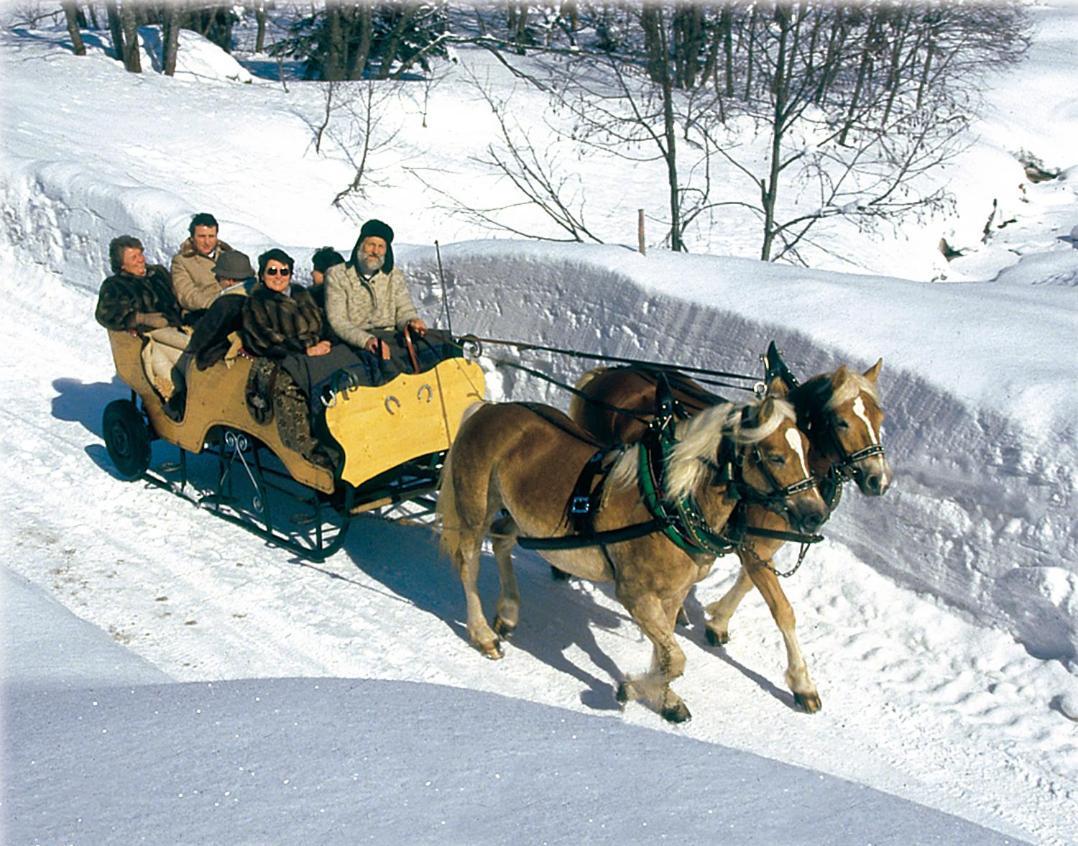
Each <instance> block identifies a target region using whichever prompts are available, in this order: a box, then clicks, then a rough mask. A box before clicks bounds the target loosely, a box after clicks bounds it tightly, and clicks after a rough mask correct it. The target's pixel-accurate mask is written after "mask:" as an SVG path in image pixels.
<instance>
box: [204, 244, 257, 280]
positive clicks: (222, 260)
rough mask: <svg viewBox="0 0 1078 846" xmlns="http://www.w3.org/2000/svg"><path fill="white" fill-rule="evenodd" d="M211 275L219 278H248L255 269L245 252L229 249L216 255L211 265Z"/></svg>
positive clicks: (252, 274)
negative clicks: (214, 262) (215, 260)
mask: <svg viewBox="0 0 1078 846" xmlns="http://www.w3.org/2000/svg"><path fill="white" fill-rule="evenodd" d="M213 275H214V276H217V277H220V278H221V279H250V278H251V277H252V276H254V275H255V269H254V268H253V267H251V260H250V259H249V258H247V253H241V252H240V251H239V250H229V251H228V252H225V253H221V255H220V256H218V257H217V263H216V264H215V265H214V266H213Z"/></svg>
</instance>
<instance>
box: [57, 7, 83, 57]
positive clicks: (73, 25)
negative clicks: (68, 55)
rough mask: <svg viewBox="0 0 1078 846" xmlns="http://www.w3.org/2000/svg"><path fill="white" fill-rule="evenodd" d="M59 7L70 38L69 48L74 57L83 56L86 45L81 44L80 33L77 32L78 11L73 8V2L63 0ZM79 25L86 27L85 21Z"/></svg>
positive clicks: (78, 24)
mask: <svg viewBox="0 0 1078 846" xmlns="http://www.w3.org/2000/svg"><path fill="white" fill-rule="evenodd" d="M60 6H61V7H62V8H63V10H64V19H65V20H66V21H67V34H68V35H69V36H71V48H72V49H73V50H74V51H75V55H76V56H85V55H86V45H85V44H83V43H82V33H81V32H80V30H79V27H80V22H79V11H78V8H77V7H76V6H75V0H63V2H62V3H60ZM81 25H82V26H85V25H86V22H85V20H83V21H82V24H81Z"/></svg>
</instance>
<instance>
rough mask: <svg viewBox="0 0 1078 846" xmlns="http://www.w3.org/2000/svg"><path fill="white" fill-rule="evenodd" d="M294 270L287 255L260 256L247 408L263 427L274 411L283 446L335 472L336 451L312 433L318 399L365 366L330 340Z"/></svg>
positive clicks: (245, 333) (249, 337)
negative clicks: (338, 376) (341, 375)
mask: <svg viewBox="0 0 1078 846" xmlns="http://www.w3.org/2000/svg"><path fill="white" fill-rule="evenodd" d="M293 268H294V261H293V259H292V257H291V256H290V255H288V253H286V252H285V251H284V250H279V249H272V250H268V251H267V252H265V253H263V254H262V255H261V256H259V257H258V284H257V285H255V287H254V288H253V289H252V291H251V294H250V296H249V297H248V298H247V300H246V301H245V302H244V305H243V324H242V329H241V330H240V336H241V338H242V340H243V347H244V350H245V351H246V352H247V353H248V354H250V355H252V356H255V357H256V359H258V360H256V362H255V364H254V365H253V366H252V369H251V378H250V380H249V383H248V391H247V403H248V408H249V409H250V411H251V413H252V415H253V416H254V417H255V419H256V420H259V421H260V422H268V420H269V418H270V415H271V408H272V416H273V417H275V418H276V420H277V431H278V433H279V434H280V436H281V442H282V443H283V444H284V445H285V446H286V447H288V448H289V449H293V450H296V451H297V452H299V453H300V454H301V455H303V456H304V457H305V458H307V460H309V461H311V462H312V463H314V464H318V465H319V466H322V467H325V468H327V469H330V470H332V469H333V468H334V465H335V461H336V457H335V450H334V449H333V447H332V446H330V445H329V443H328V441H326V440H325V439H323V440H319V439H318V438H316V437H315V436H314V435H313V434H312V425H311V422H312V415H311V409H312V407H314V406H315V403H313V402H312V401H311V400H312V394H314V395H315V396H314V399H315V400H317V394H316V389H317V386H319V385H320V384H322V383H325V382H327V381H329V380H330V379H331V378H332V376H333V375H334V374H335V373H337V372H339V371H341V370H354V369H357V368H361V367H362V365H361V362H360V360H359V358H358V357H357V356H356V355H355V354H354V353H353V352H352V351H351V350H349V349H348V347H347V346H344V345H341V344H334V343H333V342H332V341H331V340H329V339H328V338H327V337H326V335H327V329H328V326H327V325H326V322H325V319H324V317H323V314H322V309H321V308H320V307H319V305H318V303H317V302H316V301H315V299H314V297H313V296H312V295H311V293H310V292H309V291H308V290H307V289H306V288H304V287H302V286H300V285H295V284H293V283H292V271H293ZM315 419H316V420H317V416H316V418H315Z"/></svg>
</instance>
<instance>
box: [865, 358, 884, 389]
mask: <svg viewBox="0 0 1078 846" xmlns="http://www.w3.org/2000/svg"><path fill="white" fill-rule="evenodd" d="M881 367H883V359H882V358H878V359H876V363H875V364H873V365H872V366H871V367H870V368H868V370H866V371H865V378H866V379H868V381H869V382H871V383H872V384H873V385H875V384H876V379H877V378H878V377H879V375H880V368H881Z"/></svg>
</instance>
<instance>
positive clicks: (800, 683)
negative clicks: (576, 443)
mask: <svg viewBox="0 0 1078 846" xmlns="http://www.w3.org/2000/svg"><path fill="white" fill-rule="evenodd" d="M882 365H883V360H882V359H880V360H879V361H877V362H876V364H875V365H873V366H872V367H870V368H869V369H868V370H866V371H865V372H864V373H863V374H861V373H857V372H856V371H853V370H850V369H848V368H847V367H845V366H842V367H839V368H838V369H837V370H836V371H834V372H833V373H824V374H821V375H819V376H815V377H813V378H812V379H810V380H809V381H807V382H805V383H804V384H803V385H799V386H797V387H795V388H794V389H793V390H791V391H790V392H789V395H788V397H787V399H788V400H789V401H790V402H791V403H792V404H793V406H794V408H795V409H796V410H797V417H798V425H799V427H800V428H801V429H802V431H804V432H805V433H806V434H807V435H808V438H809V442H810V444H811V449H810V451H809V466H810V468H811V469H812V472H813V474H814V475H815V476H816V477H817V478H819V479H821V480H824V483H823V484H821V489H822V490H823V491H824V493H825V498H826V499H827V500H828V506H829V508H833V507H834V506H835V505H836V504H837V501H838V494H839V493H840V491H841V481H842V479H843V478H849V479H853V480H854V481H855V482H856V483H857V486H858V487H859V488H860V490H861V491H862V492H863V493H865V494H868V495H869V496H880V495H882V494H883V493H884V492H886V490H887V488H888V487H889V486H890V484H891V467H890V465H889V464H888V463H887V459H886V458H885V456H884V453H883V446H882V444H881V442H880V431H881V425H882V423H883V411H882V410H881V409H880V400H879V391H878V390H877V387H876V381H877V378H878V376H879V372H880V368H881V367H882ZM667 379H668V384H669V386H670V390H671V394H672V397H673V400H674V401H675V402H676V403H677V404H678V406H680V408H679V411H681V412H682V413H683V414H685V415H692V414H695V413H698V412H700V411H701V410H702V409H705V408H708V407H710V406H711V405H713V404H714V403H715V402H716V401H719V400H718V398H717V397H715V396H714V395H712V394H709V393H708V392H707V391H706V390H705V389H704V388H703V387H701V386H700V385H698V384H697V383H695V382H693V381H692V380H691V379H688V378H686V377H685V376H683V375H682V374H680V373H673V372H672V373H669V374H667ZM657 384H658V379H657V377H656V374H655V373H654V372H651V371H647V370H640V369H637V368H633V367H617V368H596V369H595V370H591V371H589V372H588V373H585V374H584V376H583V377H581V379H580V381H579V382H577V385H576V387H577V389H578V390H579V391H581V392H582V394H583V395H584V397H586V399H585V398H581V396H579V395H578V396H575V397H574V398H573V401H572V403H571V405H570V410H569V413H570V416H571V417H572V418H573V420H575V421H576V422H577V423H579V424H580V425H581V426H583V428H584V429H586V430H587V431H588V433H589V434H591V435H592V436H593V437H594V438H596V440H598V441H599V442H600V443H604V444H615V443H634V442H636V441H637V440H639V439H640V438H641V437H642V436H643V434H644V432H645V431H646V430H647V424H648V421H649V419H650V417H652V416H653V415H654V413H655V405H656V397H657V394H658V387H657ZM589 400H590V401H589ZM626 412H630V413H626ZM745 523H746V525H747V526H748V527H750V528H755V529H763V530H771V531H774V530H778V531H784V530H787V529H788V525H787V521H786V520H784V519H783V517H782V516H781V515H779V514H776V513H775V512H774V511H772V510H769V509H766V508H763V507H760V506H759V505H753V504H748V505H747V506H746V509H745ZM782 544H783V541H782V540H778V539H770V538H752V537H751V536H749V537H746V539H745V540H744V541H743V543H742V544H741V545H740V546H739V547H738V548H737V554H738V558H740V560H741V570H740V572H739V573H738V576H737V581H736V582H735V583H734V585H733V587H732V588H730V590H729V591H728V592H727V593H726V594H725V595H724V596H723V597H722V598H721V599H719V600H718V601H717V602H714V603H711V604H710V605H708V606H707V613H708V621H707V637H708V641H709V642H710V643H712V644H713V645H716V644H722V643H727V642H728V641H729V639H730V636H729V625H730V618H731V617H732V616H733V614H734V611H735V610H737V606H738V604H739V603H740V602H741V600H742V599H743V598H744V597H745V595H746V594H747V593H748V592H749V591H750V590H751V589H752V587H753V585H755V586H756V588H757V589H758V590H759V591H760V593H761V595H762V596H763V597H764V601H765V602H766V603H767V606H768V608H769V609H770V611H771V615H772V617H773V618H774V620H775V623H776V625H777V626H778V628H779V631H780V632H781V633H782V638H783V641H784V643H785V645H786V657H787V668H786V683H787V685H789V687H790V690H792V691H793V694H794V700H795V701H796V702H797V704H798V705H800V706H801V707H802V708H804V709H805V710H806V711H808V712H810V713H811V712H814V711H818V710H819V709H820V707H821V702H820V695H819V692H818V691H817V690H816V685H815V683H814V682H813V681H812V677H811V676H810V674H809V671H808V666H807V665H806V663H805V660H804V657H803V655H802V654H801V646H800V643H799V642H798V640H797V634H796V630H795V629H796V625H797V621H796V617H795V616H794V612H793V608H791V607H790V602H789V600H788V599H787V598H786V595H785V593H784V592H783V590H782V587H781V586H780V585H779V581H778V578H777V576H776V572H775V570H774V568H773V566H772V564H771V560H772V558H773V556H774V555H775V553H776V552H777V551H778V549H779V548H780V547H781V546H782Z"/></svg>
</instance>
